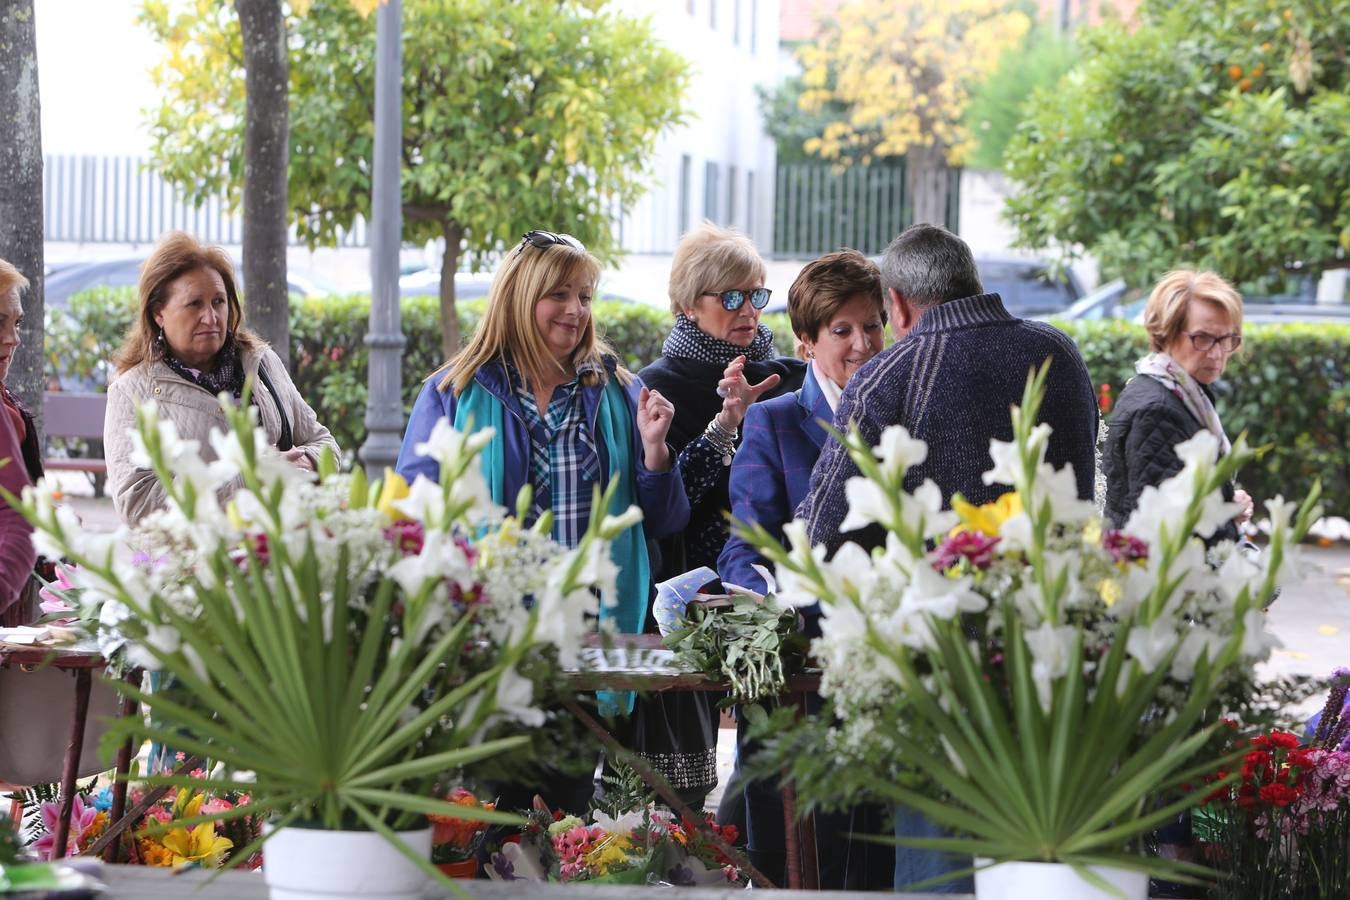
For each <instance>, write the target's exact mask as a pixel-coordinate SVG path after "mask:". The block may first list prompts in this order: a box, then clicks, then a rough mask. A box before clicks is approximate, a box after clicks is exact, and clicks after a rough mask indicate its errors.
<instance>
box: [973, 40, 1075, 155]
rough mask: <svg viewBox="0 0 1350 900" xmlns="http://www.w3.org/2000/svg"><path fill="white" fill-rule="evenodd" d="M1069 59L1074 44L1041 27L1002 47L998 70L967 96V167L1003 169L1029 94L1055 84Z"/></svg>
mask: <svg viewBox="0 0 1350 900" xmlns="http://www.w3.org/2000/svg"><path fill="white" fill-rule="evenodd" d="M1073 61H1074V47H1073V45H1072V44H1071V43H1069V42H1068V41H1066V40H1065V39H1064V38H1062V37H1060V36H1059V34H1057V33H1056V32H1055V31H1053V30H1052V29H1050V28H1047V27H1045V26H1043V25H1041V26H1033V27H1032V29H1031V31H1029V32H1027V36H1026V39H1025V40H1024V41H1023V42H1022V44H1020V45H1019V46H1017V47H1013V48H1012V49H1010V50H1006V51H1004V53H1003V56H1002V57H1000V59H999V61H998V68H996V69H994V71H993V74H991V75H990V76H989V77H988V78H986V79H985V80H984V81H983V82H982V83H981V84H980V85H979V86H978V87H976V88H975V90H974V91H973V92H972V93H971V96H970V106H969V107H968V108H967V109H966V130H967V131H968V132H969V133H970V136H971V138H973V139H974V141H975V149H973V150H972V151H971V152H970V155H968V156H967V157H966V160H965V164H966V166H968V167H970V168H973V169H1001V168H1003V152H1004V149H1005V148H1006V147H1007V146H1008V142H1009V141H1010V140H1012V136H1013V134H1014V133H1015V132H1016V131H1017V126H1018V125H1020V124H1021V122H1022V119H1023V117H1024V116H1026V114H1027V109H1026V105H1027V100H1028V98H1030V97H1031V95H1032V93H1033V92H1034V91H1035V90H1036V89H1037V88H1048V87H1051V86H1053V85H1054V84H1055V82H1057V81H1059V79H1060V78H1061V77H1062V76H1063V75H1064V73H1065V72H1067V71H1069V68H1070V67H1071V66H1072V65H1073Z"/></svg>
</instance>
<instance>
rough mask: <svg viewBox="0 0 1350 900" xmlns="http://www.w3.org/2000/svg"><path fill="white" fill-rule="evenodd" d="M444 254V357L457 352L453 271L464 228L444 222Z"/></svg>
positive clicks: (442, 349) (442, 329) (457, 330)
mask: <svg viewBox="0 0 1350 900" xmlns="http://www.w3.org/2000/svg"><path fill="white" fill-rule="evenodd" d="M441 227H442V233H443V234H444V235H445V254H444V255H443V256H442V257H441V351H442V356H444V357H445V358H446V359H449V358H450V357H452V356H454V355H455V354H456V353H458V352H459V314H458V312H457V311H456V310H455V272H457V271H458V270H459V242H460V241H461V240H463V239H464V229H463V228H461V227H460V226H458V225H456V224H454V223H453V222H446V223H445V224H444V225H443V226H441Z"/></svg>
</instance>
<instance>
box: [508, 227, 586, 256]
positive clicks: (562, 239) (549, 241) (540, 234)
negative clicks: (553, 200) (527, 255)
mask: <svg viewBox="0 0 1350 900" xmlns="http://www.w3.org/2000/svg"><path fill="white" fill-rule="evenodd" d="M554 244H562V245H563V246H564V247H571V248H572V249H573V250H580V251H582V252H583V253H584V252H586V246H585V245H584V244H583V243H581V241H579V240H577V239H576V238H574V237H572V236H571V235H570V234H554V233H553V232H552V231H527V232H525V236H524V237H522V238H521V239H520V246H519V247H517V248H516V256H519V255H520V254H522V253H524V252H525V248H526V247H527V246H529V247H537V248H539V249H540V250H543V249H544V248H545V247H552V246H553V245H554Z"/></svg>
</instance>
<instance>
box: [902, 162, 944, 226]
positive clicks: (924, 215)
mask: <svg viewBox="0 0 1350 900" xmlns="http://www.w3.org/2000/svg"><path fill="white" fill-rule="evenodd" d="M905 180H906V181H907V182H908V183H909V198H910V209H911V210H912V211H913V218H912V219H911V220H910V221H911V222H912V223H915V224H917V223H920V222H927V223H928V224H931V225H943V226H945V225H946V224H947V158H946V155H945V154H944V153H943V150H942V148H941V147H911V148H910V150H909V152H908V154H906V156H905Z"/></svg>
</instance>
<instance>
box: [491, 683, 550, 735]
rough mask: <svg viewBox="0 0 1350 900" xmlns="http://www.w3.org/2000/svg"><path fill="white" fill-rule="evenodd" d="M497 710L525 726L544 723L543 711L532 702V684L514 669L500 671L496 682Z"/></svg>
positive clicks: (536, 726) (533, 726) (535, 725)
mask: <svg viewBox="0 0 1350 900" xmlns="http://www.w3.org/2000/svg"><path fill="white" fill-rule="evenodd" d="M496 699H497V711H498V712H500V713H502V714H503V715H505V716H507V717H508V718H511V719H514V720H515V721H517V722H519V723H520V724H522V725H524V726H526V727H527V728H538V727H539V726H540V725H543V724H544V719H545V716H544V712H543V710H541V709H537V708H536V707H534V706H533V705H532V704H533V703H534V685H533V684H532V683H531V682H530V680H529V679H528V678H523V677H521V675H520V674H519V673H518V672H516V670H515V669H507V670H506V671H504V672H502V675H501V679H500V680H499V681H498V682H497V695H496Z"/></svg>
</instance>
